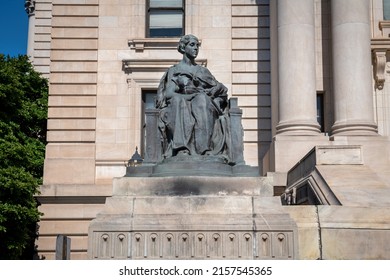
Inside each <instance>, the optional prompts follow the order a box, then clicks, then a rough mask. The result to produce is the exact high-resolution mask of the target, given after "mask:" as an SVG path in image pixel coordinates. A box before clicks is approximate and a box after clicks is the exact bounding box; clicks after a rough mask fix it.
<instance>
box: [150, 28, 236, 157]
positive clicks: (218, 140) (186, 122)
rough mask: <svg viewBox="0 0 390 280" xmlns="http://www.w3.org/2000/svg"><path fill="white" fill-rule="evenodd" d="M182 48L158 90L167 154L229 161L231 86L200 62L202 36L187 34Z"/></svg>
mask: <svg viewBox="0 0 390 280" xmlns="http://www.w3.org/2000/svg"><path fill="white" fill-rule="evenodd" d="M178 51H179V52H180V53H182V54H183V59H182V60H181V61H180V62H179V63H178V64H176V65H174V66H172V67H170V68H169V69H168V70H167V72H166V73H165V74H164V76H163V77H162V79H161V82H160V86H159V88H158V91H157V102H156V108H157V109H159V110H160V115H159V124H158V127H159V130H160V132H161V135H162V141H163V143H162V153H163V158H170V157H174V156H177V155H188V156H195V155H198V156H217V155H221V156H224V157H225V158H226V160H227V161H228V155H227V149H228V145H229V141H228V139H227V138H228V137H230V131H229V124H228V122H229V117H228V112H227V110H226V109H227V104H228V102H227V101H228V100H227V88H226V87H225V86H224V85H223V84H221V83H220V82H218V81H217V80H216V79H215V77H214V76H213V75H212V74H211V73H210V71H209V70H208V69H207V68H205V67H203V66H201V65H198V64H196V62H195V58H196V57H197V55H198V52H199V40H198V38H196V37H195V36H194V35H185V36H183V37H182V38H181V40H180V42H179V45H178Z"/></svg>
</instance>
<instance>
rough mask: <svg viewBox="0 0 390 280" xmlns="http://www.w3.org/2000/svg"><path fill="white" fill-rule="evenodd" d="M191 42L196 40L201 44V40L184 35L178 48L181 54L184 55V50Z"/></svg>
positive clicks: (190, 35)
mask: <svg viewBox="0 0 390 280" xmlns="http://www.w3.org/2000/svg"><path fill="white" fill-rule="evenodd" d="M191 40H196V41H198V42H199V39H198V38H197V37H196V36H194V35H192V34H188V35H184V36H182V37H181V38H180V41H179V45H178V46H177V50H178V51H179V53H181V54H184V52H185V51H184V49H185V47H186V45H187V44H188V43H189V42H190V41H191Z"/></svg>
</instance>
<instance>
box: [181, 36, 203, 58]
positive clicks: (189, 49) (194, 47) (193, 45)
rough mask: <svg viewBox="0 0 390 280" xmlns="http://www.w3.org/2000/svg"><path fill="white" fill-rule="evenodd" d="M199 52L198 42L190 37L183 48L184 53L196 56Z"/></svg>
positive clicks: (192, 56) (191, 56)
mask: <svg viewBox="0 0 390 280" xmlns="http://www.w3.org/2000/svg"><path fill="white" fill-rule="evenodd" d="M198 52H199V42H198V40H196V39H190V41H189V42H188V44H187V45H186V47H185V49H184V53H185V54H186V55H187V56H188V57H190V58H196V57H197V56H198Z"/></svg>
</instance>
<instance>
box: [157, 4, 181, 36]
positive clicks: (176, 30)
mask: <svg viewBox="0 0 390 280" xmlns="http://www.w3.org/2000/svg"><path fill="white" fill-rule="evenodd" d="M182 25H183V12H182V11H169V10H156V11H154V10H153V11H151V12H150V21H149V28H150V32H149V34H150V36H151V37H164V36H168V37H174V36H181V35H182V32H183V28H182Z"/></svg>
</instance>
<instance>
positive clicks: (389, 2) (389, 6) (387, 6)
mask: <svg viewBox="0 0 390 280" xmlns="http://www.w3.org/2000/svg"><path fill="white" fill-rule="evenodd" d="M383 19H384V20H390V0H383Z"/></svg>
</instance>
